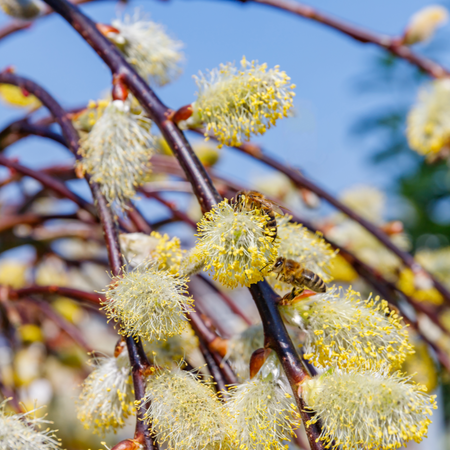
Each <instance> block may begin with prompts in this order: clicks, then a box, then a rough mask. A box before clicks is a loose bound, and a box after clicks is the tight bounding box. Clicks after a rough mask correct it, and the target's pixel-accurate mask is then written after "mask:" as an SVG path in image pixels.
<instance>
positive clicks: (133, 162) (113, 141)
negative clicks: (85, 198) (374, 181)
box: [78, 100, 155, 209]
mask: <svg viewBox="0 0 450 450" xmlns="http://www.w3.org/2000/svg"><path fill="white" fill-rule="evenodd" d="M130 105H131V103H130V101H128V100H127V101H125V102H123V101H121V100H115V101H113V102H111V103H110V104H109V105H108V106H107V107H106V109H105V111H104V113H103V114H102V116H101V117H100V118H99V119H98V120H97V121H96V122H95V125H94V126H93V127H92V129H91V131H90V132H89V134H88V135H87V136H86V137H85V138H83V139H82V140H81V141H80V154H81V156H82V160H81V161H80V162H79V163H78V166H79V167H80V169H81V170H82V171H84V172H87V173H88V174H89V175H91V180H92V181H93V182H96V183H99V184H100V189H101V191H102V193H103V195H104V196H105V198H106V200H107V201H108V203H109V204H112V205H115V206H117V207H120V208H122V209H126V208H127V203H128V202H129V201H130V200H131V199H132V198H134V197H135V195H136V189H137V188H138V187H139V186H141V185H142V184H143V183H144V182H145V181H146V180H147V178H148V175H149V172H150V157H151V156H152V154H153V152H154V148H155V138H154V136H153V135H152V134H151V133H150V128H151V121H150V120H149V119H148V118H147V117H145V116H144V115H143V114H142V113H140V114H136V113H135V112H133V111H131V109H130Z"/></svg>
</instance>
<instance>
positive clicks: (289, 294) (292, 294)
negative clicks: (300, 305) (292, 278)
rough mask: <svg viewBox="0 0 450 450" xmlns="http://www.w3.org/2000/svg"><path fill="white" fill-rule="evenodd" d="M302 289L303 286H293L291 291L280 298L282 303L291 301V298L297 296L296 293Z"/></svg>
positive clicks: (299, 292)
mask: <svg viewBox="0 0 450 450" xmlns="http://www.w3.org/2000/svg"><path fill="white" fill-rule="evenodd" d="M303 291H304V289H303V288H298V287H293V288H292V291H291V292H289V293H288V294H286V295H285V296H284V297H283V298H282V300H281V302H282V304H285V305H286V304H289V303H290V302H292V300H294V298H295V297H297V295H300V294H301V293H302V292H303Z"/></svg>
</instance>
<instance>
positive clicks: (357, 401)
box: [302, 369, 437, 450]
mask: <svg viewBox="0 0 450 450" xmlns="http://www.w3.org/2000/svg"><path fill="white" fill-rule="evenodd" d="M425 390H426V388H425V387H424V386H421V385H417V384H414V383H412V382H411V381H410V379H409V378H408V377H404V376H402V375H401V374H399V373H394V374H391V375H388V374H387V373H386V372H382V371H380V372H378V371H369V372H364V371H363V370H361V369H356V370H354V371H351V372H349V373H344V372H339V371H337V370H334V371H328V372H326V373H325V374H323V375H321V376H319V377H316V378H313V379H311V380H309V381H307V382H305V383H304V384H303V385H302V391H303V398H304V400H305V402H306V405H307V408H308V409H310V410H311V411H312V412H313V418H312V419H311V420H310V421H309V422H308V423H315V422H317V420H319V419H320V420H321V423H322V430H323V431H322V435H321V436H320V440H321V441H323V443H324V446H325V448H337V447H338V446H341V448H342V449H343V450H357V449H361V448H364V449H367V450H378V449H380V450H391V449H397V448H400V447H403V446H404V444H405V443H406V442H407V441H411V440H414V441H416V442H420V441H421V440H422V438H424V437H426V433H427V429H428V425H429V424H430V423H431V420H430V419H429V417H428V416H431V415H432V409H436V408H437V406H436V401H435V396H430V395H428V394H426V393H425V392H424V391H425ZM394 405H395V406H394Z"/></svg>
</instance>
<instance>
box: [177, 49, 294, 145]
mask: <svg viewBox="0 0 450 450" xmlns="http://www.w3.org/2000/svg"><path fill="white" fill-rule="evenodd" d="M194 78H195V82H196V84H197V86H198V94H197V100H196V101H195V102H194V103H193V104H192V108H193V115H192V117H191V118H189V119H188V120H187V122H186V125H187V126H197V127H198V126H200V125H201V124H203V123H204V124H205V125H206V129H207V132H212V133H213V134H214V135H215V137H216V138H217V139H218V140H219V142H220V146H222V145H237V144H240V143H242V142H243V141H246V140H247V141H248V140H249V139H250V136H251V135H252V134H264V133H265V132H266V131H267V129H269V128H270V127H272V126H274V125H275V123H276V122H277V120H279V119H281V118H283V117H287V115H288V111H289V110H290V109H291V108H292V104H293V98H294V95H295V94H294V92H293V89H294V88H295V85H293V84H292V85H290V83H289V80H290V78H289V77H288V76H287V75H286V73H285V72H282V71H280V70H279V66H275V67H274V68H273V69H267V64H258V63H257V62H256V61H252V62H248V61H247V60H246V59H245V57H243V58H242V60H241V64H240V67H236V66H235V65H234V64H233V63H228V64H221V65H220V68H218V69H217V68H216V69H213V70H211V71H209V73H208V74H207V75H204V74H202V73H200V74H199V76H198V77H194ZM182 126H184V125H183V124H182ZM206 136H207V133H206Z"/></svg>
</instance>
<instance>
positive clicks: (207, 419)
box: [143, 368, 231, 450]
mask: <svg viewBox="0 0 450 450" xmlns="http://www.w3.org/2000/svg"><path fill="white" fill-rule="evenodd" d="M148 401H150V406H149V409H148V410H147V412H146V413H145V416H144V417H145V419H146V420H148V421H149V422H150V423H151V424H152V427H153V430H154V433H155V435H156V439H157V440H158V442H159V443H160V444H163V445H165V446H167V448H168V449H169V450H185V449H189V450H204V449H208V450H225V449H226V450H229V449H230V450H231V447H230V432H231V429H230V420H229V418H228V417H227V415H226V410H225V407H224V405H223V403H222V402H221V401H220V400H219V399H218V398H217V396H216V395H215V394H214V392H213V390H212V386H210V385H207V384H205V383H204V382H201V381H200V380H199V379H198V378H197V377H196V376H195V375H194V374H192V373H191V372H187V371H183V370H181V369H179V368H175V369H174V370H172V371H170V370H167V369H162V370H160V371H159V372H158V373H156V374H155V375H152V376H151V377H149V379H148V381H147V388H146V393H145V397H144V399H143V403H144V404H146V403H147V402H148Z"/></svg>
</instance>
